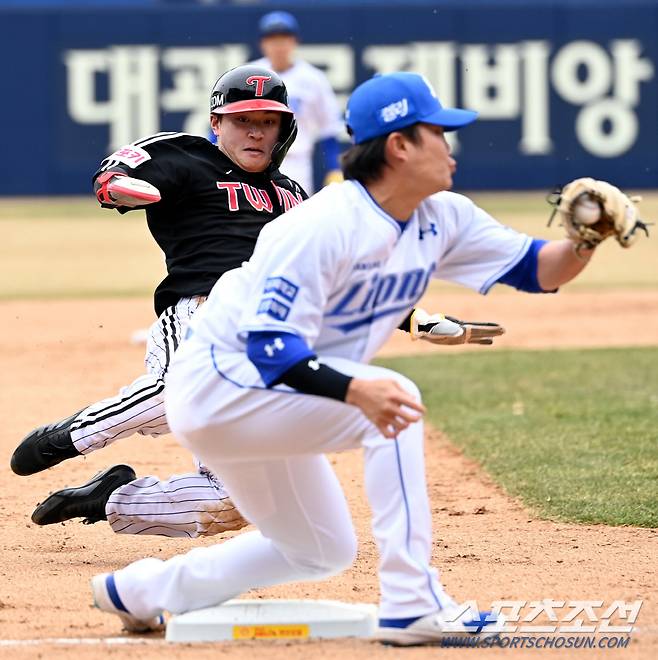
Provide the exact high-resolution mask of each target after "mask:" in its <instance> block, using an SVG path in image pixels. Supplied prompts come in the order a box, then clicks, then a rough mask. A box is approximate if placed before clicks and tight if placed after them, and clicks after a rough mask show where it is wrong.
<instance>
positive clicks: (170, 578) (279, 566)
mask: <svg viewBox="0 0 658 660" xmlns="http://www.w3.org/2000/svg"><path fill="white" fill-rule="evenodd" d="M216 359H217V356H216V355H214V353H213V354H211V347H209V346H208V345H205V344H203V343H201V342H200V341H198V340H197V339H196V337H193V338H191V339H190V340H188V341H186V342H185V343H184V344H183V346H182V347H181V349H180V354H179V355H178V356H177V359H176V361H175V362H174V365H173V367H172V370H171V372H170V375H169V379H168V382H167V395H166V403H167V415H168V419H169V423H170V425H171V427H172V430H173V432H174V433H175V434H176V436H177V438H178V439H179V440H180V442H181V444H183V445H184V446H186V447H187V448H189V449H190V450H191V451H192V452H193V453H194V454H195V455H197V456H199V458H200V459H201V460H202V461H203V462H204V464H207V465H208V466H209V467H210V468H211V469H212V470H213V471H215V472H217V473H219V474H221V475H222V479H223V480H224V482H225V484H226V487H227V489H228V491H229V492H230V493H231V497H232V499H233V500H234V502H235V504H236V505H237V507H238V508H239V509H240V511H241V512H242V514H243V515H244V516H245V518H247V519H248V520H249V521H251V522H252V523H254V524H255V525H256V527H257V528H258V530H257V531H253V532H248V533H245V534H242V535H240V536H238V537H234V538H232V539H229V540H227V541H225V542H224V543H221V544H217V545H213V546H208V547H203V548H195V549H193V550H192V551H191V552H189V553H187V554H185V555H180V556H177V557H174V558H172V559H170V560H168V561H161V560H159V559H143V560H140V561H137V562H135V563H133V564H131V565H129V566H127V567H126V568H124V569H122V570H119V571H117V572H116V573H115V581H116V586H117V590H118V592H119V596H120V598H121V600H122V601H123V603H124V604H125V606H126V607H127V608H128V610H129V611H130V612H131V613H132V614H134V615H135V616H137V617H140V618H150V617H151V616H154V615H156V614H158V613H160V612H162V611H163V610H167V611H169V612H173V613H180V612H185V611H189V610H194V609H199V608H203V607H207V606H211V605H215V604H218V603H221V602H224V601H226V600H227V599H229V598H232V597H235V596H237V595H238V594H241V593H244V592H246V591H248V590H250V589H252V588H257V587H264V586H269V585H274V584H279V583H284V582H293V581H305V580H317V579H321V578H324V577H327V576H329V575H332V574H335V573H338V572H340V571H342V570H344V569H345V568H347V567H348V566H350V564H351V563H352V562H353V560H354V558H355V554H356V538H355V534H354V530H353V527H352V523H351V519H350V515H349V511H348V508H347V504H346V501H345V498H344V495H343V492H342V490H341V487H340V485H339V483H338V480H337V479H336V476H335V475H334V473H333V470H332V469H331V467H330V465H329V462H328V460H327V459H326V457H325V456H324V455H323V454H324V452H335V451H344V450H347V449H352V448H356V447H363V449H364V452H365V484H366V491H367V494H368V498H369V500H370V504H371V509H372V525H373V532H374V536H375V539H376V541H377V545H378V548H379V553H380V566H379V577H380V584H381V606H380V615H381V616H382V617H411V616H420V615H424V614H428V613H430V612H433V611H436V610H437V609H439V608H440V607H445V606H447V605H448V604H450V603H452V600H451V599H450V598H449V597H448V596H447V595H446V594H445V592H444V590H443V587H442V585H441V583H440V582H439V579H438V574H437V572H436V571H435V570H434V569H433V568H431V567H430V564H429V560H430V550H431V517H430V510H429V504H428V500H427V492H426V487H425V474H424V456H423V426H422V423H416V424H413V425H411V426H410V427H408V428H407V429H406V430H405V431H404V432H402V433H400V435H399V436H398V438H397V439H396V440H387V439H385V438H384V437H383V436H382V435H381V434H380V433H379V432H378V430H377V429H376V427H375V426H374V425H373V424H371V423H370V422H369V421H368V419H367V418H366V417H365V416H364V415H363V414H362V413H361V411H360V410H358V409H357V408H356V407H353V406H349V405H347V404H344V403H341V402H338V401H334V400H331V399H327V398H324V397H318V396H308V395H302V394H298V393H296V392H291V391H288V392H286V391H275V390H266V389H253V388H247V387H241V386H239V385H237V384H236V383H239V382H245V381H244V380H241V379H240V377H239V375H238V377H237V378H236V377H235V374H234V373H233V372H232V373H231V376H226V375H223V372H222V370H221V367H218V366H217V363H216ZM219 359H220V360H221V358H219ZM245 360H246V358H245ZM323 362H326V363H327V364H329V365H331V366H333V367H334V368H336V369H339V370H341V371H343V372H344V373H347V374H351V375H355V376H358V377H360V378H370V379H373V378H394V379H396V380H397V381H398V382H399V383H400V384H401V385H402V386H403V387H404V388H405V389H407V390H408V391H410V392H412V393H414V394H415V395H418V396H419V393H418V390H417V388H416V387H415V385H414V384H413V383H412V382H411V381H409V380H408V379H407V378H405V377H403V376H401V375H399V374H397V373H395V372H392V371H389V370H387V369H383V368H379V367H374V366H370V365H364V364H360V363H355V362H352V361H348V360H343V359H326V360H323ZM237 371H239V369H238V370H237ZM228 378H232V379H233V380H229V379H228Z"/></svg>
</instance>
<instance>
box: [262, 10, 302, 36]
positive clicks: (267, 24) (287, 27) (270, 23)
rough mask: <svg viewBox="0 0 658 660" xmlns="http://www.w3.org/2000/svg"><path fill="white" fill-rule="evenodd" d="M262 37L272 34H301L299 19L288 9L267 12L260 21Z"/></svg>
mask: <svg viewBox="0 0 658 660" xmlns="http://www.w3.org/2000/svg"><path fill="white" fill-rule="evenodd" d="M258 29H259V31H260V36H261V37H268V36H270V35H272V34H293V35H295V36H297V35H298V34H299V23H298V22H297V19H296V18H295V17H294V16H293V15H292V14H289V13H288V12H287V11H271V12H270V13H269V14H265V16H263V17H262V18H261V19H260V21H259V22H258Z"/></svg>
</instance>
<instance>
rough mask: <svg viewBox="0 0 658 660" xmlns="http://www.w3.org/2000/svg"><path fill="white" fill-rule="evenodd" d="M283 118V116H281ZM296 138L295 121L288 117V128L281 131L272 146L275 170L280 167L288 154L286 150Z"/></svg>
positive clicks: (292, 117)
mask: <svg viewBox="0 0 658 660" xmlns="http://www.w3.org/2000/svg"><path fill="white" fill-rule="evenodd" d="M282 116H285V115H282ZM296 137H297V121H296V120H295V118H294V116H292V115H290V120H289V122H288V127H287V128H283V129H282V130H281V136H280V140H279V142H277V143H276V144H275V145H274V149H272V164H273V165H274V167H276V168H277V169H278V168H279V167H281V163H282V162H283V159H284V158H285V157H286V154H287V153H288V149H290V147H291V146H292V143H293V142H294V141H295V138H296Z"/></svg>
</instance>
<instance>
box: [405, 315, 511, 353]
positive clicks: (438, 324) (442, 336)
mask: <svg viewBox="0 0 658 660" xmlns="http://www.w3.org/2000/svg"><path fill="white" fill-rule="evenodd" d="M410 332H411V338H412V339H423V340H424V341H429V342H431V343H432V344H442V345H444V346H452V345H455V344H484V345H489V344H493V339H494V337H499V336H500V335H502V334H504V332H505V328H503V327H502V326H500V325H498V324H497V323H481V322H478V321H460V320H459V319H456V318H455V317H454V316H445V315H443V314H428V313H427V312H426V311H425V310H424V309H421V308H420V307H417V308H416V309H414V311H413V313H412V315H411V326H410Z"/></svg>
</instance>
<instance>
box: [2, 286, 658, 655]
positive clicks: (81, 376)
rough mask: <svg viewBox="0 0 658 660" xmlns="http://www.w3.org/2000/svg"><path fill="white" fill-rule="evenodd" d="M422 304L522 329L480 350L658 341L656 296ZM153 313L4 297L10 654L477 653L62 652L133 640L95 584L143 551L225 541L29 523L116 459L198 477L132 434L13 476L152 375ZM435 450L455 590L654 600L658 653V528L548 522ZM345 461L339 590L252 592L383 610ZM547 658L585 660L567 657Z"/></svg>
mask: <svg viewBox="0 0 658 660" xmlns="http://www.w3.org/2000/svg"><path fill="white" fill-rule="evenodd" d="M423 305H424V306H425V307H426V308H427V309H428V310H441V311H445V312H448V313H451V314H454V315H456V316H459V317H461V318H474V319H476V320H495V321H498V322H500V323H501V324H503V325H505V326H506V327H507V329H508V334H507V335H505V336H504V337H502V338H501V339H500V340H499V341H498V345H497V346H496V347H493V348H482V347H477V348H475V349H471V350H501V349H503V348H505V347H507V348H512V347H524V348H538V349H540V348H547V347H551V348H554V347H574V346H623V345H656V344H658V292H653V291H646V290H645V291H641V292H633V291H613V292H604V293H587V292H574V293H564V294H561V295H560V296H555V297H550V299H548V300H546V297H543V299H542V300H541V301H539V300H538V299H537V297H532V296H521V295H516V296H499V297H491V298H484V299H483V298H477V299H476V298H475V297H473V296H470V295H467V296H464V295H461V294H455V293H447V294H443V293H442V294H440V295H438V294H432V295H431V296H430V297H429V298H426V299H425V300H424V301H423ZM151 314H152V312H151V306H150V302H149V301H148V300H144V299H130V300H102V301H93V300H87V301H80V300H77V301H64V302H57V301H50V302H36V301H27V302H3V303H0V316H1V318H2V326H3V333H2V338H3V340H2V343H1V345H0V357H1V360H2V370H1V375H0V419H1V420H2V425H1V426H0V456H1V457H2V460H1V461H0V489H1V490H0V493H1V495H0V498H1V499H0V502H1V504H2V506H1V507H0V520H1V521H2V530H3V534H2V540H1V541H0V547H1V548H2V552H1V553H0V630H1V631H2V632H1V633H0V657H3V658H4V657H6V658H12V659H13V658H16V659H18V658H41V657H42V658H48V660H51V659H59V658H64V657H66V658H68V659H70V658H97V657H108V658H114V657H123V656H128V655H131V656H139V657H140V658H141V659H144V660H146V659H151V658H153V659H155V658H157V659H158V660H160V659H161V658H163V657H165V658H176V659H178V658H190V659H191V658H194V659H195V660H202V659H203V658H211V657H213V658H217V657H230V658H239V659H242V658H254V657H258V658H261V657H267V658H275V659H278V658H286V659H289V658H290V659H293V660H302V659H306V658H316V657H317V658H337V657H342V658H363V659H364V660H365V659H366V658H372V657H381V658H396V659H397V658H409V659H410V660H411V659H416V658H418V659H421V658H422V659H425V658H428V659H429V658H436V657H439V656H440V657H457V656H458V655H459V656H462V655H463V654H468V653H472V652H473V651H469V650H466V649H455V650H448V649H436V648H419V649H406V650H399V649H391V648H385V647H381V646H378V645H375V644H372V643H369V642H365V641H356V640H345V641H340V642H306V643H290V642H288V643H283V642H276V643H271V642H258V643H255V642H248V643H246V642H241V643H230V644H217V645H195V646H190V645H180V646H179V645H167V646H164V644H157V643H148V644H146V645H143V646H138V647H134V646H129V647H126V646H121V647H117V646H105V645H103V646H81V645H77V646H64V645H58V644H54V643H51V642H47V641H45V640H47V639H50V638H96V639H102V638H108V637H110V638H111V637H118V636H121V635H122V633H121V631H120V626H119V622H118V620H116V619H115V618H114V617H111V616H108V615H104V614H102V613H101V612H99V611H97V610H95V609H93V608H92V607H91V597H90V592H89V578H90V577H91V576H92V575H94V574H95V573H99V572H103V571H109V570H112V569H115V568H118V567H120V566H122V565H124V564H126V563H128V562H130V561H133V560H136V559H138V558H141V557H143V556H147V555H153V556H157V557H162V558H166V557H170V556H172V555H174V554H177V553H181V552H185V551H187V550H189V549H191V548H192V547H194V546H195V545H200V544H201V545H206V544H210V543H214V542H217V541H218V540H219V539H218V538H214V539H204V540H197V541H179V540H171V539H165V538H160V537H129V536H119V535H115V534H113V533H112V532H111V531H110V529H109V527H108V526H107V525H105V524H103V523H99V524H96V525H93V526H88V527H84V526H82V525H80V524H79V523H68V524H65V525H53V526H51V527H46V528H39V527H37V526H35V525H33V524H32V523H31V522H30V518H29V516H30V513H31V511H32V509H33V508H34V506H35V505H36V503H37V502H38V501H40V500H41V499H43V497H44V496H45V495H46V494H47V493H48V492H49V491H52V490H55V489H59V488H62V487H63V486H65V485H73V484H78V483H81V482H82V481H85V480H86V479H87V478H88V477H89V476H91V475H92V474H93V473H94V472H96V471H97V470H99V469H101V468H103V467H105V466H107V465H109V464H112V463H119V462H127V463H129V464H131V465H133V466H134V467H135V469H136V471H137V472H138V474H140V475H143V474H157V475H159V476H162V477H165V476H168V475H170V474H173V473H180V472H186V471H189V470H190V469H191V459H190V457H189V455H187V454H186V453H185V452H184V451H183V450H182V449H181V448H179V447H178V445H177V444H176V442H175V441H174V439H173V438H172V437H170V436H166V437H162V438H155V439H154V438H144V437H141V436H133V437H132V438H128V439H125V440H122V441H119V442H117V443H115V444H114V445H112V446H111V447H109V448H107V449H106V450H104V451H101V452H96V453H94V454H91V455H90V456H88V457H87V458H85V459H77V460H72V461H68V462H66V463H64V464H62V465H60V466H57V467H55V468H53V469H51V470H49V471H47V472H45V473H41V474H37V475H34V476H32V477H26V478H23V477H17V476H15V475H14V474H13V473H11V471H10V470H9V467H8V462H9V456H10V454H11V452H12V451H13V449H14V447H15V445H16V444H17V443H18V441H19V440H20V439H21V437H22V436H23V435H24V434H25V433H26V432H27V431H29V430H30V429H31V428H33V427H34V426H36V425H39V424H42V423H46V422H51V421H54V420H56V419H58V418H60V417H62V416H64V415H67V414H70V413H71V412H73V411H74V410H76V409H78V408H79V407H81V405H83V404H85V403H89V402H92V401H95V400H96V399H98V398H101V397H104V396H107V395H109V394H112V393H113V392H114V391H115V390H116V389H117V388H118V387H119V386H121V385H124V384H126V383H127V382H129V381H130V380H131V379H132V378H133V377H135V376H137V375H138V374H139V373H141V369H142V352H143V347H142V346H139V345H132V344H130V343H129V337H130V336H131V334H132V332H133V331H134V330H135V329H136V328H140V327H144V326H146V325H148V323H150V321H151ZM426 350H431V351H436V350H463V349H460V348H457V349H454V348H441V349H437V348H436V347H431V346H429V345H427V344H424V343H422V342H414V343H411V342H410V341H409V340H408V338H407V337H406V336H404V335H401V334H400V335H399V336H396V337H395V338H394V339H393V340H392V341H391V342H390V343H389V345H387V347H386V349H385V351H384V352H383V354H398V355H399V354H406V353H409V352H411V351H426ZM426 456H427V475H428V484H429V489H430V495H431V502H432V510H433V516H434V562H435V565H436V566H437V567H439V568H440V570H441V572H442V579H443V581H444V583H445V584H446V587H447V589H448V591H449V592H451V593H452V594H453V595H454V596H456V597H457V598H460V599H475V600H477V601H478V602H479V603H481V604H483V605H485V604H488V603H490V602H491V601H493V600H498V599H504V598H508V599H514V600H526V601H530V600H541V599H543V598H553V599H556V600H604V601H605V602H606V603H608V602H612V601H613V600H625V601H633V600H637V599H642V600H643V601H644V602H643V606H642V610H641V612H640V616H639V618H638V622H637V625H638V628H639V632H638V633H637V634H635V635H634V636H633V638H632V641H631V644H630V646H629V647H628V648H627V649H626V650H624V651H623V657H624V658H633V659H635V658H647V659H649V658H656V657H658V603H657V597H658V580H657V577H656V557H657V555H658V552H657V547H658V533H657V530H655V529H654V530H652V529H638V528H624V527H621V528H620V527H618V528H611V527H605V526H583V525H573V524H562V523H559V524H558V523H554V522H549V521H543V520H539V519H537V518H536V517H534V516H533V514H532V513H530V512H528V510H526V509H525V508H524V507H523V506H522V505H521V504H520V503H519V502H518V501H516V500H514V499H512V498H510V497H509V496H508V495H507V494H506V493H505V492H503V491H502V490H501V489H500V488H498V487H497V486H496V485H495V484H494V483H493V482H492V481H491V480H490V479H489V478H488V476H487V475H486V474H484V473H483V472H482V470H481V469H480V468H479V467H478V465H476V464H475V463H473V462H471V461H470V460H467V459H466V458H465V457H464V456H462V455H461V454H460V453H459V451H457V450H456V449H455V448H454V447H453V446H452V445H451V444H450V443H449V440H448V439H447V438H445V437H443V436H442V435H441V433H440V431H439V430H429V431H428V435H427V448H426ZM332 462H333V464H334V465H335V469H336V471H337V473H338V475H339V478H340V479H341V482H342V483H343V485H344V488H345V491H346V493H347V497H348V499H349V501H350V505H351V508H352V512H353V517H354V522H355V526H356V529H357V532H358V534H359V538H360V545H359V555H358V559H357V562H356V564H355V565H354V567H353V568H352V569H351V570H350V571H348V572H346V573H344V574H343V575H341V576H338V577H336V578H333V579H331V580H329V581H327V582H321V583H304V584H298V585H286V586H282V587H278V588H274V589H267V590H260V591H258V592H255V594H253V593H252V594H250V597H288V598H331V599H340V600H345V601H352V602H376V601H377V598H378V588H377V581H376V562H377V559H376V552H375V548H374V545H373V540H372V537H371V534H370V531H369V514H368V507H367V503H366V500H365V496H364V493H363V489H362V484H361V482H362V479H361V456H360V454H359V453H358V452H351V453H348V454H342V455H336V456H332ZM151 639H153V638H151ZM6 640H24V641H25V642H26V643H27V641H28V640H35V644H34V645H27V644H24V645H7V644H6ZM39 640H41V641H39ZM153 642H155V640H153ZM511 653H513V651H511V650H500V649H498V650H495V649H488V650H482V649H481V650H479V655H478V657H483V658H494V657H499V656H500V657H502V656H503V655H505V656H507V657H509V654H511ZM515 653H521V651H518V650H517V651H515ZM527 653H538V651H536V650H534V651H527ZM584 653H587V657H588V658H599V657H600V658H613V657H617V656H621V655H622V652H621V651H610V650H605V651H597V650H589V651H585V652H584ZM541 654H542V657H559V658H569V657H573V656H574V655H577V654H576V653H574V652H573V651H568V650H561V651H557V650H551V651H549V650H544V651H542V652H541Z"/></svg>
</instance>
